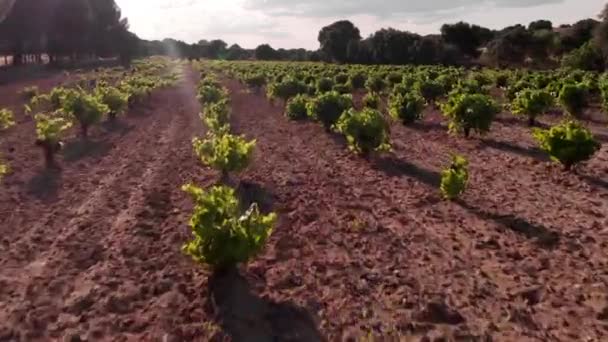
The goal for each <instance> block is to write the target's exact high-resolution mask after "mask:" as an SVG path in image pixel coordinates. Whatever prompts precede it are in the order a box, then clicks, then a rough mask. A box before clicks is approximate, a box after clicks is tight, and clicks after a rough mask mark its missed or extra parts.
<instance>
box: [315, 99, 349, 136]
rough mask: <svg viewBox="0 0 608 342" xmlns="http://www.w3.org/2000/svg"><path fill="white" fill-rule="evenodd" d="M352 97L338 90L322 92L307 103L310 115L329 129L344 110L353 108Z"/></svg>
mask: <svg viewBox="0 0 608 342" xmlns="http://www.w3.org/2000/svg"><path fill="white" fill-rule="evenodd" d="M352 106H353V104H352V98H351V96H349V95H340V94H339V93H337V92H335V91H334V92H329V93H325V94H321V95H319V96H317V97H316V98H314V99H312V100H311V101H309V102H308V103H307V104H306V109H307V112H308V116H310V117H311V118H313V119H315V120H317V121H319V122H321V123H322V124H323V126H324V127H325V129H326V130H327V131H329V130H330V128H331V126H333V125H334V124H335V123H336V121H338V118H340V115H342V112H344V111H345V110H347V109H349V108H351V107H352Z"/></svg>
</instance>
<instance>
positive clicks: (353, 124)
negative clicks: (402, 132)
mask: <svg viewBox="0 0 608 342" xmlns="http://www.w3.org/2000/svg"><path fill="white" fill-rule="evenodd" d="M336 131H338V132H340V133H341V134H343V135H344V136H345V137H346V140H347V142H348V146H349V148H350V149H351V150H352V151H355V152H356V153H360V154H362V155H364V156H366V155H368V154H369V153H370V152H371V151H386V150H389V149H390V142H389V128H388V124H387V123H386V121H385V120H384V117H383V116H382V113H380V112H379V111H377V110H375V109H371V108H364V109H363V110H361V111H356V110H354V109H352V108H351V109H350V110H348V111H345V112H344V113H343V114H342V115H341V116H340V119H339V120H338V122H337V123H336Z"/></svg>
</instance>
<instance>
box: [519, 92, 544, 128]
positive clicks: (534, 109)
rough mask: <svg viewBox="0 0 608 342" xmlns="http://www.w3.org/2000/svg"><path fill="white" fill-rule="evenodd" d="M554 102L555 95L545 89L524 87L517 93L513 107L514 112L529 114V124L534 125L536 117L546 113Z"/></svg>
mask: <svg viewBox="0 0 608 342" xmlns="http://www.w3.org/2000/svg"><path fill="white" fill-rule="evenodd" d="M553 102H554V99H553V96H551V94H550V93H549V92H547V91H545V90H535V89H524V90H522V91H520V92H519V93H517V97H515V100H513V103H512V104H511V107H512V109H513V113H514V114H519V115H526V116H528V124H529V125H530V126H533V125H534V124H535V120H536V117H537V116H539V115H541V114H544V113H545V112H546V111H547V110H548V109H549V108H550V107H551V106H552V105H553Z"/></svg>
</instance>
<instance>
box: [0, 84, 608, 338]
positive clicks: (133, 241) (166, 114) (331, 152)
mask: <svg viewBox="0 0 608 342" xmlns="http://www.w3.org/2000/svg"><path fill="white" fill-rule="evenodd" d="M196 82H197V79H196V77H195V76H194V75H193V74H191V73H190V72H188V73H187V75H186V77H185V81H183V82H182V83H180V85H179V86H178V87H175V88H171V89H165V90H159V91H157V92H155V93H154V94H153V95H152V97H151V98H150V99H149V100H148V102H147V103H146V104H145V105H144V106H142V107H141V108H138V109H137V110H136V111H135V112H133V113H129V114H128V115H126V116H125V117H123V118H121V120H120V125H116V126H114V127H111V126H109V125H103V126H102V127H98V128H97V129H96V130H95V131H93V132H92V134H91V135H92V137H91V142H89V143H86V144H85V143H81V142H78V138H76V137H75V134H74V135H73V136H72V137H70V138H69V139H68V144H67V146H66V148H65V150H64V151H63V153H62V155H61V156H60V158H59V164H60V165H62V169H61V170H60V171H59V172H47V171H44V170H43V169H42V166H41V165H42V154H41V151H39V150H37V149H36V147H35V146H33V139H34V134H33V124H32V123H31V122H30V121H23V122H21V123H20V124H18V125H17V126H16V127H14V128H12V129H10V130H9V131H8V132H4V133H1V134H2V141H1V142H0V147H1V150H0V151H1V152H2V154H3V155H4V156H5V158H6V159H8V161H9V163H10V165H11V168H12V169H13V173H12V174H10V175H8V176H7V177H6V178H5V179H4V180H3V182H2V184H0V187H1V189H2V192H1V193H0V241H1V243H0V341H5V340H6V341H48V340H62V339H64V338H68V339H69V340H72V341H78V340H85V339H88V340H89V341H97V340H104V341H191V340H195V341H208V340H210V339H216V340H222V339H223V338H224V337H231V338H232V340H235V341H319V340H329V341H336V340H349V338H352V339H354V340H359V339H361V338H366V337H369V336H375V337H376V338H377V339H376V340H397V337H417V338H419V339H422V338H423V337H425V336H426V337H428V338H430V340H433V339H435V338H440V337H444V338H447V339H449V338H454V339H456V340H462V341H472V340H498V341H547V340H561V341H576V340H589V341H600V340H605V338H606V336H608V298H607V294H608V284H607V281H608V264H607V263H608V255H607V254H608V248H607V247H608V246H607V241H608V217H606V213H607V212H608V149H607V148H606V146H604V147H603V149H602V151H601V152H600V153H598V154H597V155H596V156H595V157H594V159H593V160H592V161H590V162H589V163H586V164H585V165H582V166H581V167H580V168H579V169H578V170H577V173H564V172H563V171H562V170H561V169H560V168H559V166H556V165H554V164H552V163H550V162H549V161H548V159H547V158H546V157H545V156H544V154H543V153H541V152H539V151H538V150H536V149H535V148H534V143H533V141H532V140H531V137H530V136H529V132H528V128H527V127H526V126H525V123H523V122H519V121H517V120H511V119H509V116H506V115H503V116H502V117H501V118H500V120H499V121H498V122H496V123H495V125H494V126H493V127H492V132H491V133H490V134H489V135H488V136H487V137H485V138H482V139H477V138H474V139H470V140H464V139H462V138H455V137H450V136H449V135H448V134H447V133H446V127H445V123H443V122H442V121H443V120H442V118H441V117H440V116H439V114H438V113H437V112H435V111H430V110H429V112H428V113H427V114H428V115H427V116H426V117H425V119H424V122H422V123H419V124H417V125H415V126H413V127H403V126H401V125H400V124H394V125H393V126H392V132H391V136H392V140H393V152H392V153H388V154H385V155H382V156H377V157H374V158H371V160H365V159H362V158H359V157H357V156H354V155H352V154H351V153H349V152H348V150H347V149H346V147H345V144H344V141H343V139H342V138H341V137H339V136H335V135H331V134H327V133H325V132H324V130H323V128H322V127H321V126H320V125H319V124H316V123H312V122H306V121H304V122H293V121H289V120H287V119H286V118H285V117H283V115H282V109H281V108H280V107H279V106H272V105H270V104H269V103H268V101H267V100H266V99H265V98H263V96H261V95H255V94H250V93H248V92H246V91H244V88H243V87H242V86H241V85H240V84H238V83H237V82H236V81H226V85H227V86H228V88H229V90H230V92H231V96H232V107H233V116H232V121H233V128H234V130H235V131H236V132H239V133H242V134H245V135H246V136H248V137H250V138H255V139H257V148H256V152H255V160H254V163H253V165H252V166H251V168H250V169H249V170H247V171H246V172H244V173H243V174H242V175H240V179H241V185H240V189H239V190H240V191H239V193H240V195H241V196H242V197H243V200H244V201H257V202H259V203H260V204H261V208H262V209H263V210H266V211H268V210H273V211H276V212H277V213H278V215H279V223H278V225H277V227H276V228H275V231H274V233H273V235H272V237H271V239H270V242H269V244H268V247H267V248H266V250H265V251H264V252H263V253H262V254H261V255H260V256H259V257H258V258H256V259H255V260H254V261H253V262H251V263H250V264H249V265H248V266H247V267H241V268H240V271H239V273H235V272H231V273H227V274H220V275H216V276H211V275H210V273H209V272H208V271H207V270H205V268H204V267H202V266H200V265H196V264H194V263H193V262H192V261H191V260H190V259H189V258H188V257H187V256H185V255H183V254H182V253H181V251H180V247H181V245H182V244H183V243H184V242H185V241H186V240H187V239H188V238H189V234H190V233H189V228H188V227H187V221H188V218H189V215H190V210H191V203H190V201H189V199H188V198H187V196H186V195H185V194H184V193H182V192H181V191H180V186H181V185H182V184H184V183H186V182H189V181H194V182H195V183H197V184H199V185H201V186H209V185H211V184H213V183H215V182H216V181H217V179H218V178H219V177H218V175H217V174H216V173H215V172H213V171H210V170H208V169H206V168H204V167H202V166H200V163H199V162H198V161H197V160H196V158H195V157H194V156H193V154H192V151H191V146H190V140H191V138H192V136H194V135H200V134H202V131H203V129H202V125H201V123H200V120H199V119H198V112H199V107H198V105H197V103H196V100H195V97H194V89H195V87H194V85H195V84H196ZM3 93H4V94H7V93H8V92H3ZM5 100H6V99H5ZM0 105H6V104H4V103H2V101H0ZM552 120H556V119H555V118H553V117H546V118H542V120H540V121H541V122H543V123H547V122H550V121H552ZM590 125H591V127H592V128H593V129H594V130H595V131H596V133H599V134H600V137H602V139H604V141H606V139H607V137H608V131H607V130H606V129H604V128H602V125H599V124H593V123H590ZM604 126H605V125H604ZM455 152H457V153H460V154H463V155H465V156H466V157H467V158H468V159H469V161H470V163H471V165H470V172H471V184H470V187H469V189H468V190H467V192H466V194H465V195H464V196H463V198H462V199H461V200H459V201H457V202H453V203H452V202H445V201H442V200H441V199H440V197H439V194H438V184H439V172H440V170H441V168H443V167H444V166H445V165H446V164H447V163H448V162H449V157H450V153H455ZM414 340H416V339H414ZM426 340H428V339H426Z"/></svg>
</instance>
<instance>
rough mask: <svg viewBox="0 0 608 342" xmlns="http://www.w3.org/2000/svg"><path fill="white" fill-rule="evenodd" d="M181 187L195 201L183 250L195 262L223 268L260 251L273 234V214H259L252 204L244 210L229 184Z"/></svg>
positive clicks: (243, 260)
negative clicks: (189, 238) (210, 186)
mask: <svg viewBox="0 0 608 342" xmlns="http://www.w3.org/2000/svg"><path fill="white" fill-rule="evenodd" d="M182 190H183V191H185V192H186V193H188V194H189V195H190V196H191V197H192V199H193V200H194V210H193V213H192V217H191V218H190V223H189V224H190V228H191V229H192V235H193V239H192V240H191V241H189V242H188V243H186V244H185V245H184V246H183V248H182V249H183V251H184V252H185V253H186V254H187V255H190V256H191V257H192V258H193V259H194V260H195V261H196V262H198V263H201V264H208V265H210V266H211V267H212V268H214V269H215V270H216V271H222V270H225V269H227V268H230V267H234V266H236V265H237V264H238V263H242V262H247V261H249V260H250V259H251V258H253V257H254V256H255V255H257V254H258V253H259V252H260V251H261V250H262V248H263V247H264V245H265V244H266V241H267V240H268V237H269V236H270V235H271V233H272V230H273V227H274V225H275V222H276V219H277V216H276V214H274V213H271V214H268V215H262V214H260V211H259V209H258V206H257V204H255V203H254V204H252V205H251V206H250V207H249V209H248V210H246V211H245V212H244V213H243V212H242V211H241V209H240V206H239V201H238V199H237V197H236V196H235V192H234V190H233V189H231V188H229V187H224V186H220V187H212V188H211V189H209V190H208V191H205V190H203V189H201V188H199V187H197V186H195V185H192V184H187V185H184V186H183V187H182Z"/></svg>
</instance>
